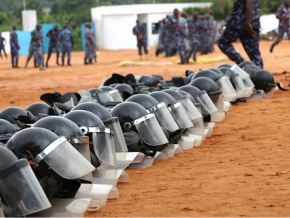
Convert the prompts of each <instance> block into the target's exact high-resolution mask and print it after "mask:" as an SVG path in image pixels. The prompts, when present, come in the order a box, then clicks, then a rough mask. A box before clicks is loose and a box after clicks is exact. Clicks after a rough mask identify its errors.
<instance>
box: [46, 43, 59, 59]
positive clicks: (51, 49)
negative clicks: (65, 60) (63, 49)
mask: <svg viewBox="0 0 290 218" xmlns="http://www.w3.org/2000/svg"><path fill="white" fill-rule="evenodd" d="M53 49H55V52H56V62H57V63H58V59H59V50H60V49H59V45H58V44H49V47H48V54H47V60H46V62H48V61H49V59H50V57H51V54H52V52H53Z"/></svg>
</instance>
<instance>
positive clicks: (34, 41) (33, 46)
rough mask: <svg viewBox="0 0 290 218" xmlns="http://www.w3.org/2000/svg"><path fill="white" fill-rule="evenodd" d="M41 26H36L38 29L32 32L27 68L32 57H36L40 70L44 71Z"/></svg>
mask: <svg viewBox="0 0 290 218" xmlns="http://www.w3.org/2000/svg"><path fill="white" fill-rule="evenodd" d="M41 28H42V26H41V24H37V25H36V29H35V30H33V31H32V32H31V42H30V46H29V55H28V57H27V60H26V64H25V68H27V65H28V63H29V61H30V59H31V58H32V56H33V55H34V56H35V60H36V62H37V64H38V66H39V69H40V70H43V69H44V66H43V53H44V52H43V36H42V31H41Z"/></svg>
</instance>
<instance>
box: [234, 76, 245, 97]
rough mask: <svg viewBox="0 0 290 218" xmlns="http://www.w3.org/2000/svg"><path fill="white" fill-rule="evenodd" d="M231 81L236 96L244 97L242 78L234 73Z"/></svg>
mask: <svg viewBox="0 0 290 218" xmlns="http://www.w3.org/2000/svg"><path fill="white" fill-rule="evenodd" d="M233 83H234V85H235V90H236V93H237V97H238V98H243V97H244V92H245V91H246V87H245V84H244V83H243V80H242V78H241V77H240V76H238V75H236V76H235V77H234V78H233Z"/></svg>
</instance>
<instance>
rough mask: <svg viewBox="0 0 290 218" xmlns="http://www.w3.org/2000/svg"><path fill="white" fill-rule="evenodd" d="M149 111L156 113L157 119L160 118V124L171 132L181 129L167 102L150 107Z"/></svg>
mask: <svg viewBox="0 0 290 218" xmlns="http://www.w3.org/2000/svg"><path fill="white" fill-rule="evenodd" d="M147 111H148V113H154V114H155V116H156V119H157V120H158V122H159V124H160V126H162V127H163V128H165V129H166V130H168V131H169V132H175V131H176V130H178V129H179V127H178V125H177V123H176V122H175V120H174V119H173V117H172V115H171V113H170V112H169V110H168V108H167V107H166V104H165V103H164V102H162V103H160V104H158V105H156V106H154V107H152V108H149V109H148V110H147Z"/></svg>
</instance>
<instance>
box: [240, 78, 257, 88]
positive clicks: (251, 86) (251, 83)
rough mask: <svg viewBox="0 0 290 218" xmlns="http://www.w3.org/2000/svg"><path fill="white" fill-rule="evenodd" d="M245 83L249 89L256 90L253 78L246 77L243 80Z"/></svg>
mask: <svg viewBox="0 0 290 218" xmlns="http://www.w3.org/2000/svg"><path fill="white" fill-rule="evenodd" d="M243 82H244V84H245V86H246V87H249V88H255V85H254V83H253V81H252V80H251V78H250V77H249V76H248V77H245V78H244V79H243Z"/></svg>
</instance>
